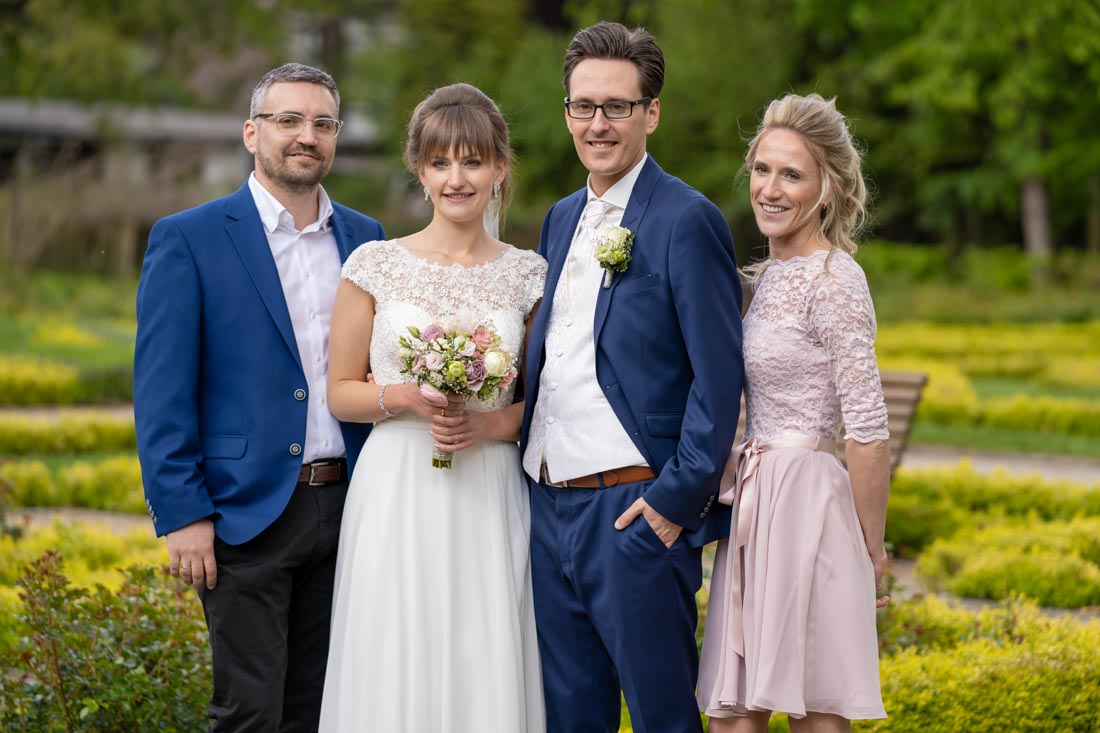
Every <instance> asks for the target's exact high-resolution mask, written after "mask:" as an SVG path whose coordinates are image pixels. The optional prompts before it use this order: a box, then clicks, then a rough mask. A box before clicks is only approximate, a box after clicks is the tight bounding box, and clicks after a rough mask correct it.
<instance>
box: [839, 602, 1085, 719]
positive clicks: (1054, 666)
mask: <svg viewBox="0 0 1100 733" xmlns="http://www.w3.org/2000/svg"><path fill="white" fill-rule="evenodd" d="M979 622H980V618H979ZM980 628H981V627H980V625H979V626H978V629H979V630H978V631H976V634H977V635H976V636H975V638H972V639H970V640H965V641H960V643H958V644H956V645H954V646H950V647H948V648H944V649H935V650H932V651H926V650H924V649H921V648H919V647H915V646H914V647H910V648H907V649H904V650H902V651H900V652H899V653H897V654H894V655H887V656H883V657H882V659H881V664H880V668H881V680H882V695H883V702H884V704H885V707H886V712H887V714H888V715H889V716H890V717H889V718H888V719H886V720H883V721H874V722H867V723H857V724H856V725H855V726H854V730H857V731H890V732H891V733H910V732H912V733H918V732H919V733H927V731H945V732H946V731H952V732H953V731H998V732H999V731H1042V732H1046V731H1049V732H1050V733H1064V732H1065V731H1091V730H1095V729H1096V727H1095V726H1096V722H1097V701H1098V700H1100V623H1097V622H1095V621H1094V622H1091V623H1080V622H1079V621H1077V620H1075V619H1069V618H1063V619H1051V618H1046V617H1043V616H1041V615H1040V614H1038V612H1037V611H1036V609H1035V608H1034V607H1033V606H1029V605H1024V606H1019V605H1016V606H1014V607H1013V608H1011V609H1009V611H1008V613H1007V614H1005V615H1003V618H1002V619H1001V625H1000V626H999V627H998V628H996V629H995V631H994V633H990V634H983V633H982V632H981V631H980Z"/></svg>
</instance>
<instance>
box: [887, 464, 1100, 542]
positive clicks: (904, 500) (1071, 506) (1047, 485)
mask: <svg viewBox="0 0 1100 733" xmlns="http://www.w3.org/2000/svg"><path fill="white" fill-rule="evenodd" d="M1078 516H1081V517H1100V484H1093V485H1092V486H1088V485H1085V484H1078V483H1073V482H1070V481H1049V480H1046V479H1043V478H1042V477H1040V476H1014V475H1011V474H1008V473H1006V472H1004V471H995V472H994V473H992V474H988V475H985V474H980V473H978V472H977V471H975V470H974V468H973V466H972V465H971V464H970V463H969V462H968V461H961V462H960V463H959V465H958V466H956V467H955V468H934V469H920V470H913V469H905V468H903V469H900V470H899V471H898V472H897V474H895V476H894V479H893V481H892V482H891V484H890V504H889V509H888V511H887V514H886V539H887V541H889V542H890V543H892V544H893V547H894V551H895V552H896V553H897V554H899V555H901V556H909V557H912V556H914V555H916V554H917V553H918V552H919V551H920V550H921V549H923V548H924V547H925V546H926V545H928V544H929V543H931V542H932V541H933V540H936V539H946V538H949V537H952V536H953V535H955V534H956V532H959V531H960V530H962V529H969V528H975V527H980V526H985V525H989V524H993V523H997V522H1001V521H1003V520H1004V519H1005V518H1012V517H1018V518H1024V517H1026V518H1030V519H1033V520H1035V519H1037V520H1045V521H1050V520H1069V519H1072V518H1074V517H1078Z"/></svg>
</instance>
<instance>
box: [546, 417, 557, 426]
mask: <svg viewBox="0 0 1100 733" xmlns="http://www.w3.org/2000/svg"><path fill="white" fill-rule="evenodd" d="M555 422H557V420H556V419H555V418H552V417H548V418H546V424H547V425H553V424H554V423H555Z"/></svg>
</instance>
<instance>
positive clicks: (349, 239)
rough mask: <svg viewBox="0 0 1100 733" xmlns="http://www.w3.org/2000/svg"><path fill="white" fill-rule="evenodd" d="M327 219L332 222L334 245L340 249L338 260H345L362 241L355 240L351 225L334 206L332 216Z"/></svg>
mask: <svg viewBox="0 0 1100 733" xmlns="http://www.w3.org/2000/svg"><path fill="white" fill-rule="evenodd" d="M329 221H330V222H331V223H332V233H333V235H334V236H335V237H336V247H337V248H338V249H339V250H340V261H341V262H347V259H348V256H350V255H351V253H352V252H354V251H355V248H356V247H358V246H359V245H360V244H362V242H358V241H356V237H355V236H354V235H353V234H352V231H351V226H350V225H348V222H347V220H346V219H345V218H344V215H343V214H341V213H340V211H339V210H338V209H337V208H336V207H335V206H333V208H332V217H331V219H330V220H329Z"/></svg>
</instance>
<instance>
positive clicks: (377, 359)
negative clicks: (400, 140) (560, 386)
mask: <svg viewBox="0 0 1100 733" xmlns="http://www.w3.org/2000/svg"><path fill="white" fill-rule="evenodd" d="M341 276H342V277H343V278H344V279H346V280H350V281H351V282H353V283H355V284H356V285H358V286H359V287H361V288H362V289H363V290H366V291H367V292H368V293H370V294H371V295H372V296H373V297H374V327H373V331H372V335H371V345H370V368H371V371H372V372H373V373H374V379H375V381H376V382H378V383H379V384H392V383H394V382H408V381H413V380H412V378H411V376H410V375H408V374H401V369H402V368H403V367H404V364H403V363H402V361H401V360H400V359H398V358H397V346H398V339H399V338H400V337H402V336H405V335H407V334H408V331H407V328H408V327H409V326H416V327H418V328H424V327H425V326H427V325H428V324H430V323H431V322H432V321H435V320H440V319H443V320H447V321H450V322H451V323H454V324H456V325H459V324H468V325H469V326H470V327H471V328H472V327H473V326H476V325H478V324H480V323H490V322H491V323H492V326H493V329H494V330H495V331H496V332H497V333H499V334H500V338H501V346H502V347H503V348H504V349H505V350H506V351H508V352H509V353H510V354H512V355H513V356H515V357H516V359H517V364H518V363H519V360H520V359H522V358H523V354H522V351H523V335H524V328H525V325H526V321H527V316H528V314H529V313H530V312H531V308H532V307H533V306H534V305H535V303H536V302H538V300H539V298H541V297H542V288H543V284H544V282H545V280H546V261H545V260H543V259H542V257H540V256H539V255H537V254H536V253H534V252H531V251H528V250H522V249H516V248H515V247H509V248H508V249H506V250H505V251H504V254H502V255H501V256H500V257H498V258H497V259H495V260H491V261H489V262H486V263H483V264H481V265H475V266H473V267H463V266H462V265H457V264H455V265H440V264H438V263H435V262H430V261H428V260H426V259H424V258H423V257H418V256H417V255H415V254H413V253H412V252H410V251H409V250H407V249H405V247H403V246H401V245H400V244H399V243H398V241H397V240H396V239H393V240H389V241H386V242H367V243H366V244H362V245H360V246H359V248H358V249H356V250H355V251H354V252H352V253H351V256H350V257H348V260H347V262H345V263H344V270H343V272H342V273H341ZM514 392H515V382H513V383H512V384H510V385H509V386H508V388H507V389H505V390H502V391H501V393H500V395H499V396H498V397H497V400H496V402H495V403H493V404H487V403H483V402H481V401H480V400H478V399H477V398H476V397H472V398H470V400H469V401H468V405H469V408H470V409H472V410H480V411H487V410H495V409H499V408H501V407H505V406H507V405H510V404H511V403H512V396H513V394H514Z"/></svg>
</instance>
